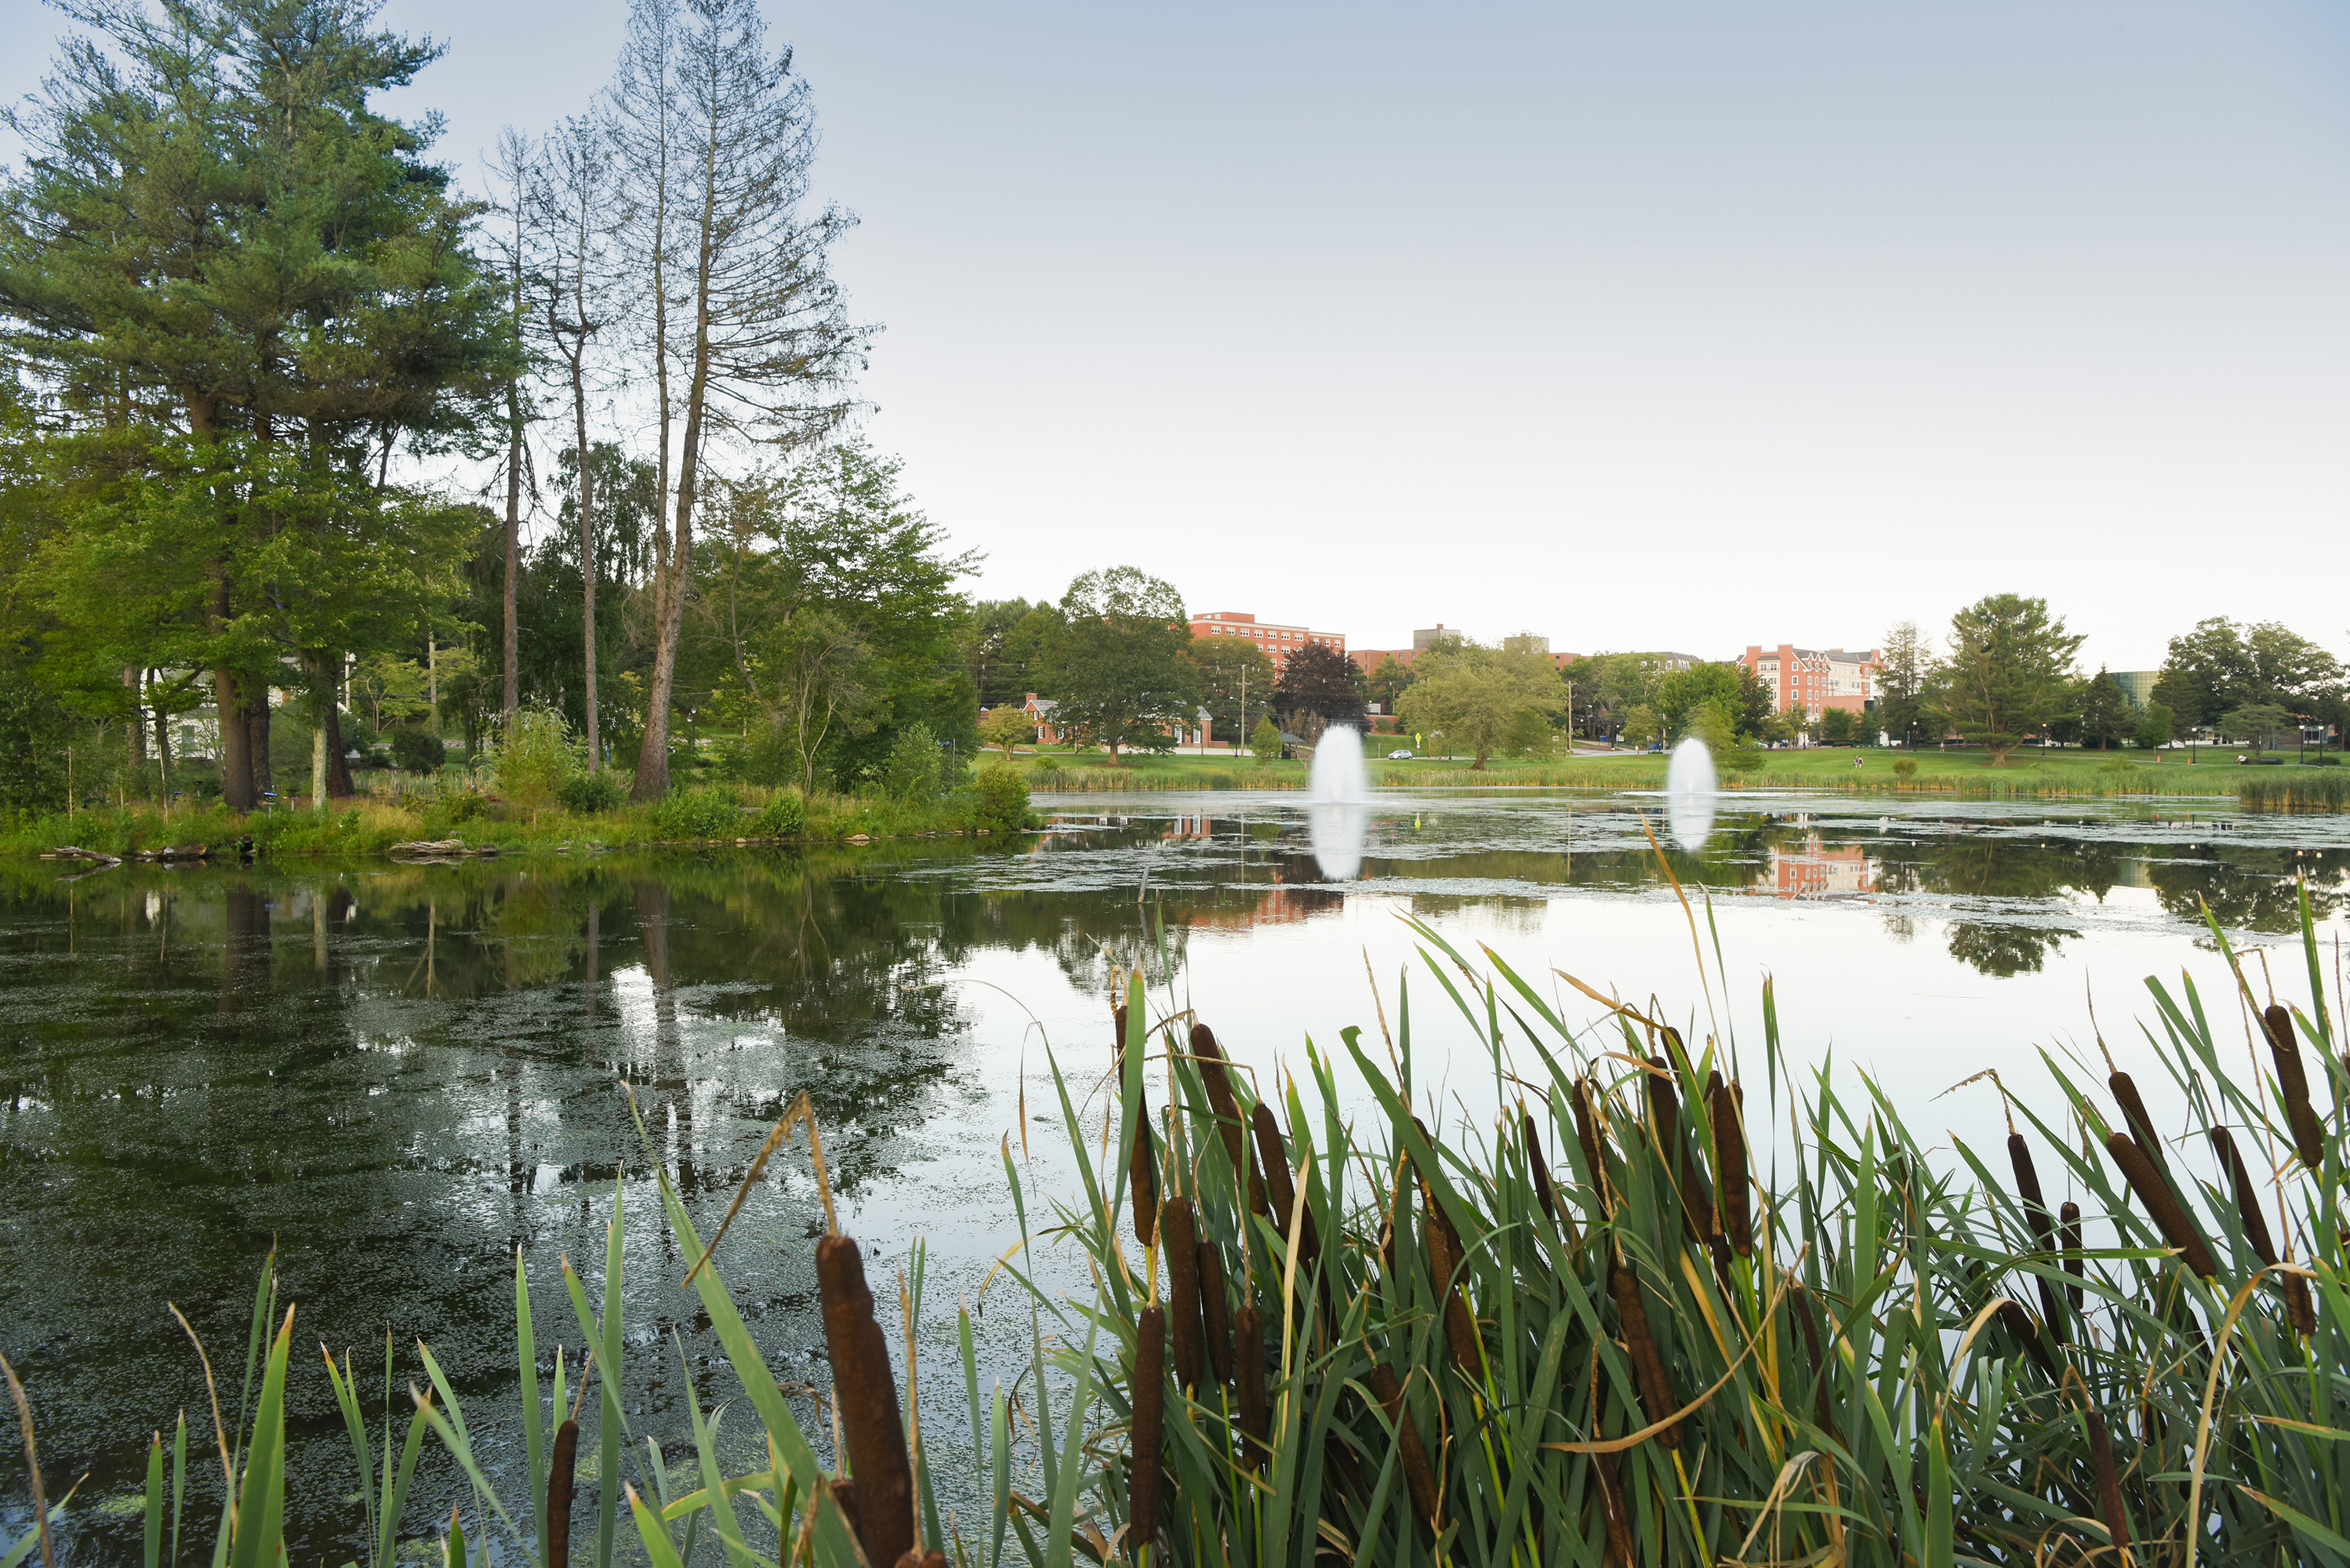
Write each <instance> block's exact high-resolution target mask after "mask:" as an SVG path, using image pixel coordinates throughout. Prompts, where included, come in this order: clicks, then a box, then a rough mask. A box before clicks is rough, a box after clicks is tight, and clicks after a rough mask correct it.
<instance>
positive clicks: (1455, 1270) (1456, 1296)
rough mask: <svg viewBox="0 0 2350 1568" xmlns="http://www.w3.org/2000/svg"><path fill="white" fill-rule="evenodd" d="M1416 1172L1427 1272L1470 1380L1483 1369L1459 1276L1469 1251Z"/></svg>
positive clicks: (1455, 1356)
mask: <svg viewBox="0 0 2350 1568" xmlns="http://www.w3.org/2000/svg"><path fill="white" fill-rule="evenodd" d="M1411 1125H1412V1126H1414V1127H1418V1128H1419V1136H1420V1137H1423V1138H1426V1139H1427V1140H1428V1143H1429V1146H1430V1147H1435V1144H1436V1139H1435V1137H1434V1136H1433V1135H1432V1134H1430V1132H1429V1130H1428V1124H1427V1123H1425V1122H1423V1121H1421V1120H1420V1119H1419V1117H1418V1116H1414V1117H1412V1118H1411ZM1417 1174H1418V1175H1419V1200H1420V1203H1421V1205H1422V1206H1423V1207H1424V1208H1425V1209H1426V1210H1427V1211H1428V1220H1427V1222H1426V1224H1425V1225H1423V1226H1422V1227H1421V1233H1422V1234H1423V1235H1424V1236H1425V1237H1426V1238H1427V1241H1428V1272H1429V1275H1430V1282H1431V1283H1432V1284H1433V1285H1434V1286H1435V1288H1436V1293H1437V1294H1438V1295H1439V1296H1440V1297H1442V1298H1443V1301H1444V1337H1445V1341H1446V1343H1447V1344H1448V1345H1451V1350H1452V1364H1453V1365H1454V1366H1458V1367H1459V1368H1460V1369H1461V1376H1463V1377H1466V1378H1469V1379H1470V1380H1471V1381H1472V1382H1473V1381H1474V1380H1475V1379H1476V1378H1477V1376H1479V1374H1480V1373H1481V1372H1482V1370H1483V1366H1482V1364H1483V1359H1484V1358H1483V1353H1482V1348H1481V1347H1480V1345H1478V1342H1477V1320H1476V1319H1475V1318H1474V1317H1473V1316H1471V1314H1470V1312H1469V1303H1468V1302H1467V1301H1466V1300H1465V1299H1464V1298H1463V1297H1462V1295H1461V1284H1460V1281H1459V1278H1458V1276H1459V1274H1460V1272H1461V1262H1462V1261H1463V1260H1464V1259H1466V1258H1467V1257H1468V1255H1469V1254H1468V1252H1467V1251H1466V1250H1465V1249H1464V1248H1462V1246H1461V1232H1460V1231H1456V1230H1454V1229H1453V1228H1452V1218H1451V1215H1448V1214H1447V1213H1445V1212H1444V1208H1443V1205H1441V1204H1440V1203H1439V1202H1437V1200H1436V1189H1435V1187H1434V1186H1433V1185H1431V1184H1430V1181H1429V1179H1428V1173H1427V1172H1426V1171H1419V1172H1417Z"/></svg>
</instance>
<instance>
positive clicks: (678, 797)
mask: <svg viewBox="0 0 2350 1568" xmlns="http://www.w3.org/2000/svg"><path fill="white" fill-rule="evenodd" d="M795 798H796V797H795ZM652 819H653V827H654V830H655V831H656V832H658V833H659V834H660V836H662V837H663V838H741V837H748V836H749V834H748V832H747V830H746V829H745V827H744V826H743V823H744V819H743V813H742V810H741V808H739V807H738V806H736V805H735V804H734V802H733V798H732V797H731V796H729V795H725V794H720V793H719V792H718V791H716V790H705V789H696V790H681V791H679V792H678V793H676V794H669V795H664V796H662V797H661V799H660V802H659V803H658V804H657V805H654V807H653V808H652Z"/></svg>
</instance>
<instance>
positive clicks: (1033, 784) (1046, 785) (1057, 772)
mask: <svg viewBox="0 0 2350 1568" xmlns="http://www.w3.org/2000/svg"><path fill="white" fill-rule="evenodd" d="M1067 777H1068V774H1067V772H1066V770H1065V769H1064V768H1063V767H1062V766H1061V764H1060V763H1046V762H1040V763H1037V764H1036V765H1035V767H1033V768H1030V769H1029V770H1028V787H1029V788H1030V789H1059V788H1060V787H1061V785H1062V784H1063V782H1064V781H1065V780H1066V778H1067Z"/></svg>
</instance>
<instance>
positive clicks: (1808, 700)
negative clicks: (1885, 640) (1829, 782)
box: [1739, 642, 1885, 723]
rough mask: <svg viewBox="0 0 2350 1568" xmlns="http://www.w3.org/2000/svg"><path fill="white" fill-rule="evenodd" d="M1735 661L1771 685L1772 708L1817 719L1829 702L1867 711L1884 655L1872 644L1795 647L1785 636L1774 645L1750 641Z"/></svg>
mask: <svg viewBox="0 0 2350 1568" xmlns="http://www.w3.org/2000/svg"><path fill="white" fill-rule="evenodd" d="M1739 662H1740V663H1741V664H1743V665H1744V666H1746V668H1747V669H1748V670H1752V671H1753V674H1754V679H1755V680H1759V681H1761V682H1762V683H1763V685H1765V686H1767V687H1769V688H1770V689H1771V698H1772V706H1773V708H1774V709H1775V710H1776V711H1779V712H1782V713H1794V714H1799V715H1800V716H1801V717H1802V718H1803V719H1804V722H1807V723H1816V722H1818V720H1819V717H1820V715H1821V714H1823V713H1825V712H1826V711H1828V710H1829V709H1831V708H1841V709H1843V710H1844V711H1846V712H1847V713H1860V712H1866V711H1867V708H1868V705H1869V704H1870V703H1871V702H1874V701H1877V677H1878V676H1879V675H1881V674H1883V673H1884V670H1885V659H1884V658H1883V657H1882V655H1881V654H1880V652H1879V650H1878V649H1874V648H1872V649H1869V650H1868V651H1867V652H1866V653H1847V652H1846V651H1845V650H1844V649H1840V648H1797V647H1795V646H1794V644H1792V643H1785V642H1783V643H1781V644H1780V645H1779V646H1778V647H1776V648H1763V647H1761V646H1760V645H1758V644H1752V643H1750V644H1748V645H1747V649H1746V653H1745V655H1744V657H1743V658H1742V659H1740V660H1739Z"/></svg>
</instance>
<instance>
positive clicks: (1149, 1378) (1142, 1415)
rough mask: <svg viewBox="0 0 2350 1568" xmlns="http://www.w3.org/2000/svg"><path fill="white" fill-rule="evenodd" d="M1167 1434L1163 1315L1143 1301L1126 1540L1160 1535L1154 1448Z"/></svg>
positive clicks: (1137, 1327) (1142, 1542)
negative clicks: (1132, 1464) (1144, 1304)
mask: <svg viewBox="0 0 2350 1568" xmlns="http://www.w3.org/2000/svg"><path fill="white" fill-rule="evenodd" d="M1166 1436H1167V1314H1166V1313H1165V1311H1163V1310H1162V1309H1160V1308H1159V1307H1155V1306H1147V1307H1144V1308H1143V1309H1142V1311H1141V1312H1140V1313H1139V1314H1137V1316H1136V1317H1135V1320H1134V1428H1133V1431H1132V1433H1131V1434H1130V1438H1131V1441H1132V1443H1133V1448H1134V1470H1133V1473H1132V1474H1131V1475H1130V1476H1129V1477H1128V1480H1127V1494H1126V1501H1127V1540H1128V1542H1131V1543H1132V1544H1134V1545H1136V1546H1147V1545H1149V1543H1150V1542H1153V1541H1156V1540H1157V1539H1158V1538H1159V1491H1160V1488H1161V1487H1162V1486H1163V1485H1164V1483H1165V1479H1166V1478H1165V1474H1164V1471H1163V1469H1162V1467H1161V1465H1160V1462H1159V1453H1160V1449H1161V1448H1162V1446H1163V1445H1164V1443H1165V1440H1166Z"/></svg>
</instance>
